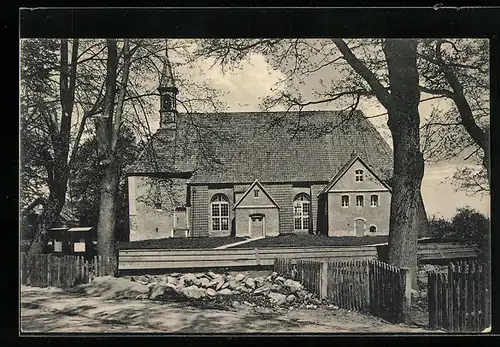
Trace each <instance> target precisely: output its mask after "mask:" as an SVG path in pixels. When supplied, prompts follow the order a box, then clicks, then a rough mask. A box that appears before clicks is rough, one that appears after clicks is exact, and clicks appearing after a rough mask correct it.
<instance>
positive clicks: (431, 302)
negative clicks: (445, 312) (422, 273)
mask: <svg viewBox="0 0 500 347" xmlns="http://www.w3.org/2000/svg"><path fill="white" fill-rule="evenodd" d="M427 300H428V308H429V327H430V328H431V329H436V328H437V327H438V326H437V321H436V310H437V309H436V303H437V296H436V273H435V272H434V271H432V272H428V273H427Z"/></svg>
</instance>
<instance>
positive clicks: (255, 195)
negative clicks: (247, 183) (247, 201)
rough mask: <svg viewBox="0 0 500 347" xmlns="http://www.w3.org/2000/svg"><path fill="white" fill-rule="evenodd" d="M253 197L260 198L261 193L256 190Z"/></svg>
mask: <svg viewBox="0 0 500 347" xmlns="http://www.w3.org/2000/svg"><path fill="white" fill-rule="evenodd" d="M253 197H254V198H258V197H259V191H258V190H257V189H256V190H254V191H253Z"/></svg>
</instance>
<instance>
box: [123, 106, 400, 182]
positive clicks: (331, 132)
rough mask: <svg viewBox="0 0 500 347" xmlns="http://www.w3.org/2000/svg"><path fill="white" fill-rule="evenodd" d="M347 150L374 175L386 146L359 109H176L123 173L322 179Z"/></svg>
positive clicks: (388, 166) (385, 160)
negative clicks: (173, 127)
mask: <svg viewBox="0 0 500 347" xmlns="http://www.w3.org/2000/svg"><path fill="white" fill-rule="evenodd" d="M353 156H359V157H361V158H363V160H364V161H365V163H366V164H367V165H369V166H370V168H371V169H372V170H373V171H374V172H375V173H376V174H377V175H378V176H379V177H380V178H381V179H384V180H386V179H388V178H389V177H390V174H391V172H392V151H391V149H390V147H389V145H388V144H387V143H386V142H385V140H384V139H383V138H382V137H381V135H380V134H379V133H378V131H377V130H376V129H375V127H374V126H373V125H372V124H371V123H370V122H369V121H368V120H367V119H366V118H365V117H364V116H363V114H362V112H361V111H356V112H353V113H352V114H351V115H349V116H348V115H346V114H342V113H340V112H337V111H303V112H301V113H300V114H299V113H292V112H273V113H262V112H241V113H218V114H216V113H208V114H207V113H204V114H201V113H200V114H189V115H188V114H179V115H178V117H177V135H176V136H175V137H174V136H172V131H169V130H162V129H160V130H158V131H157V133H156V134H155V135H154V136H153V138H152V141H151V142H150V145H149V146H148V148H147V149H146V150H145V151H144V152H143V153H142V155H141V156H140V157H139V159H138V161H137V162H136V163H135V164H134V165H133V166H132V167H131V168H130V169H129V170H128V172H129V174H140V173H149V174H151V173H158V172H162V173H171V172H185V171H193V172H194V175H193V177H192V179H191V182H192V183H251V182H254V181H255V180H256V179H258V180H259V181H260V182H264V183H267V182H297V181H309V182H312V181H316V182H318V181H321V182H328V181H330V179H331V178H332V177H333V176H334V175H335V174H336V173H337V172H338V171H339V170H340V169H341V168H342V166H343V165H345V164H346V162H348V161H350V159H351V158H352V157H353Z"/></svg>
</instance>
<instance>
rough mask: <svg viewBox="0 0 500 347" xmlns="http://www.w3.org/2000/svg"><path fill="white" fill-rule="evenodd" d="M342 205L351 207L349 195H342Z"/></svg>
mask: <svg viewBox="0 0 500 347" xmlns="http://www.w3.org/2000/svg"><path fill="white" fill-rule="evenodd" d="M342 207H349V195H342Z"/></svg>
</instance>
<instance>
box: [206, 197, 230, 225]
mask: <svg viewBox="0 0 500 347" xmlns="http://www.w3.org/2000/svg"><path fill="white" fill-rule="evenodd" d="M210 205H211V211H212V230H213V231H225V230H229V199H228V198H227V196H225V195H224V194H216V195H214V196H213V198H212V201H211V203H210Z"/></svg>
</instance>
